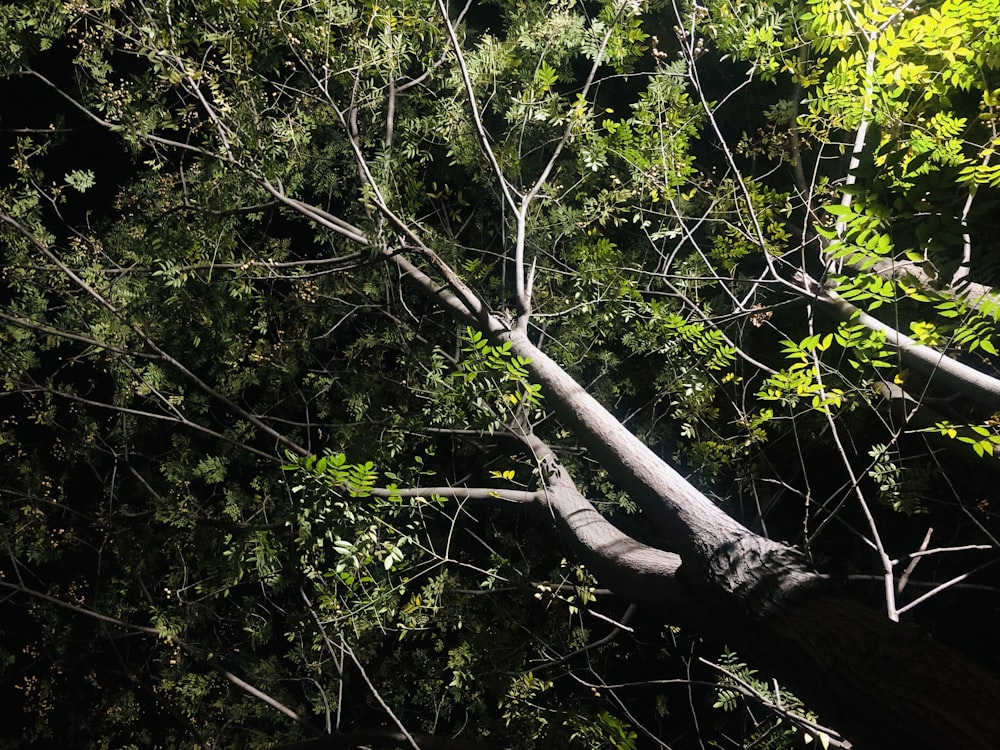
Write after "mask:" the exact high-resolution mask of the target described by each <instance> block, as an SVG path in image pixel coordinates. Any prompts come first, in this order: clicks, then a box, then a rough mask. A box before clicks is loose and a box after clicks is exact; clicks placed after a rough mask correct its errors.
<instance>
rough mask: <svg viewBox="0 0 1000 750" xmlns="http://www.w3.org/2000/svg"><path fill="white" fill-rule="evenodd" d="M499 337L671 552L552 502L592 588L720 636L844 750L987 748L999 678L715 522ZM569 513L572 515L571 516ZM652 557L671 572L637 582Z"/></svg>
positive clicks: (559, 375) (569, 385) (549, 368)
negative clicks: (812, 714) (829, 730)
mask: <svg viewBox="0 0 1000 750" xmlns="http://www.w3.org/2000/svg"><path fill="white" fill-rule="evenodd" d="M504 338H507V339H508V340H510V341H512V343H513V344H514V347H513V348H514V350H515V351H516V353H517V354H519V355H521V356H525V357H529V358H530V359H531V360H532V362H531V364H530V365H529V368H530V370H531V373H532V376H533V378H534V379H535V380H536V382H540V383H541V384H542V386H543V389H544V391H545V394H546V398H547V399H548V405H549V406H550V407H551V408H553V409H554V410H555V411H556V412H557V414H558V415H559V417H560V418H561V420H562V421H563V422H564V423H565V424H566V425H567V426H569V427H571V428H573V429H574V431H575V434H576V436H577V438H578V439H579V440H580V441H581V442H582V443H583V444H584V445H586V446H587V447H588V449H589V450H590V452H591V454H592V455H593V456H594V457H595V458H597V459H598V460H600V461H601V463H602V465H603V466H604V467H605V468H606V469H607V470H608V471H609V472H610V473H611V475H612V476H613V477H614V478H615V479H616V481H618V482H619V484H621V485H622V486H623V487H625V488H626V489H627V490H628V491H629V492H630V493H632V497H633V499H634V500H635V501H636V503H637V504H639V505H640V507H641V508H642V509H643V511H644V512H645V513H647V514H648V515H649V517H650V518H651V519H652V520H653V522H654V523H655V524H656V525H657V526H658V527H659V528H660V530H661V531H663V533H664V534H665V535H666V537H667V546H668V547H670V548H672V549H676V550H677V551H678V553H679V558H677V559H679V560H680V563H681V564H680V567H679V568H678V567H677V566H676V559H675V558H674V556H673V555H672V554H671V553H666V552H662V557H660V556H659V555H658V554H657V553H659V552H661V551H659V550H652V549H651V548H647V549H645V550H640V549H638V548H637V547H635V546H633V545H630V544H628V543H627V542H625V541H623V540H622V539H619V538H617V537H615V533H617V534H618V536H624V535H622V534H621V532H617V530H615V529H614V527H611V526H610V524H607V527H610V529H609V528H607V527H605V526H602V525H601V523H600V521H599V520H598V517H599V514H597V512H596V510H594V509H593V508H592V507H591V506H590V504H589V503H587V501H586V500H585V499H582V498H581V499H582V502H583V503H585V504H586V505H585V506H584V505H581V504H580V503H579V501H577V500H573V499H569V500H565V502H566V503H567V504H566V505H565V506H564V510H563V512H562V513H557V520H559V526H560V529H561V530H562V531H563V533H568V534H570V535H573V536H574V537H575V539H574V540H572V541H574V542H575V543H576V546H577V547H578V549H581V550H582V551H583V554H582V555H581V557H582V558H583V561H584V562H585V563H589V564H590V565H591V567H592V569H593V570H594V572H595V573H596V574H597V575H598V577H599V578H602V577H603V578H604V581H603V583H605V585H608V586H609V587H610V588H612V589H613V590H618V591H619V592H620V593H621V594H622V595H624V596H626V597H627V598H629V599H631V600H632V601H634V602H635V603H636V604H640V605H643V606H645V607H647V608H650V609H653V610H655V611H657V612H658V613H659V614H660V616H662V617H663V619H664V621H665V622H667V623H670V624H684V625H689V626H690V625H692V624H694V626H695V627H699V629H700V630H703V631H704V632H706V633H709V634H712V635H714V636H716V637H718V638H719V639H720V640H723V641H725V642H726V643H728V644H731V645H732V646H733V647H734V648H736V649H738V650H739V651H740V653H741V654H745V655H746V656H747V657H748V658H750V659H752V660H753V662H754V663H755V664H757V665H759V666H760V667H762V668H763V669H765V670H766V671H768V672H771V673H773V674H774V675H775V676H777V677H779V678H780V679H781V680H782V681H783V682H785V683H786V684H787V685H788V686H789V687H790V688H791V689H792V690H793V692H795V693H796V694H797V695H799V696H800V697H801V698H802V699H803V700H804V701H805V702H806V703H807V705H809V706H810V707H811V708H814V709H815V710H817V711H819V712H820V713H821V714H822V717H823V720H824V721H829V722H830V723H831V724H832V725H833V726H835V727H836V728H837V729H838V730H840V731H843V732H844V734H845V735H846V736H847V737H848V738H849V739H850V740H851V741H852V742H853V743H854V745H855V747H858V748H872V749H878V750H881V749H882V748H887V747H906V748H927V749H928V750H931V749H932V748H933V749H934V750H944V749H947V748H955V749H956V750H958V749H959V748H961V749H962V750H967V749H969V748H984V749H986V748H1000V710H998V707H1000V677H998V676H997V675H996V674H995V673H993V672H991V671H989V670H986V669H984V668H983V667H982V666H980V665H978V664H976V663H975V662H973V661H972V660H971V659H969V658H967V657H965V656H963V655H961V654H959V653H958V652H956V651H954V650H953V649H950V648H948V647H946V646H943V645H941V644H939V643H936V642H934V641H932V640H931V639H930V638H928V637H926V636H924V635H922V634H921V633H919V632H918V631H916V630H914V629H913V628H910V627H907V626H905V625H900V624H897V623H892V622H890V621H889V620H888V619H886V618H885V617H884V616H882V615H879V614H877V613H875V612H873V611H871V610H870V609H868V608H866V607H864V606H862V605H861V604H859V603H858V602H856V601H855V600H853V599H851V598H849V597H847V596H845V595H842V594H840V593H839V592H838V591H836V590H835V589H834V588H833V587H832V586H831V585H830V583H829V581H828V580H827V579H826V578H825V577H824V576H821V575H819V574H818V573H817V572H816V571H814V570H812V569H810V567H809V566H808V564H807V561H806V559H805V557H804V556H803V555H802V554H801V553H800V552H799V551H798V550H795V549H794V548H791V547H787V546H785V545H782V544H779V543H777V542H774V541H771V540H769V539H766V538H765V537H761V536H758V535H756V534H754V533H752V532H751V531H749V530H748V529H747V528H745V527H744V526H742V525H741V524H739V523H738V522H736V521H735V520H734V519H732V518H730V517H729V516H726V515H725V514H724V513H723V512H722V511H721V510H720V509H719V508H718V507H717V506H716V505H715V504H714V503H712V502H711V500H709V499H708V498H707V497H706V496H705V495H704V494H702V493H701V492H699V491H698V490H697V489H696V488H694V487H693V486H692V485H691V484H690V483H688V482H687V480H685V479H684V478H683V477H681V476H680V475H679V474H678V473H677V472H676V471H674V470H673V469H672V468H671V467H670V466H668V465H667V464H666V463H665V462H664V461H663V460H662V459H660V458H659V457H658V456H656V455H655V454H654V453H653V452H652V451H651V450H649V448H648V447H646V446H645V445H643V444H642V443H641V442H640V441H639V440H638V438H636V437H635V436H634V435H632V434H631V433H630V432H628V430H626V429H625V428H624V426H622V424H621V423H620V422H618V420H616V419H615V418H614V417H613V416H612V415H611V414H610V413H609V412H608V411H607V410H606V409H604V408H603V407H602V406H601V405H600V404H599V403H598V402H597V401H596V400H595V399H594V398H593V397H592V396H590V395H589V394H587V393H586V391H584V389H583V388H582V387H580V385H579V384H578V383H576V382H575V381H574V380H573V379H572V378H571V377H570V376H569V374H568V373H566V372H565V371H564V370H562V368H560V367H559V366H558V365H557V364H556V363H555V362H553V361H552V360H551V359H549V358H548V357H547V356H546V355H545V354H544V353H542V352H541V351H540V350H538V348H537V347H535V346H534V345H533V344H531V342H530V341H528V339H527V337H526V336H524V335H523V334H520V333H517V332H511V333H508V334H505V335H504ZM536 452H537V449H536ZM543 468H546V466H545V464H543ZM547 468H548V469H549V476H548V481H549V483H550V486H551V489H552V492H553V493H560V492H562V491H563V489H564V488H565V485H566V484H567V482H569V484H570V485H572V481H571V480H569V479H568V477H565V476H564V475H563V474H562V473H561V472H562V469H561V467H558V465H556V466H549V467H547ZM577 494H578V493H577ZM573 503H576V505H573ZM595 516H596V517H595ZM574 518H575V519H577V521H580V519H586V522H578V523H575V524H574V523H573V519H574ZM605 524H606V522H605ZM602 538H603V539H604V540H606V542H607V543H605V544H601V543H600V540H601V539H602ZM633 542H634V540H633ZM595 558H604V559H603V560H600V559H595ZM643 560H652V561H654V563H653V567H650V566H648V565H647V566H645V567H643V566H642V564H641V561H643ZM637 561H639V563H640V564H639V565H637V564H636V563H637ZM657 565H659V566H661V567H660V570H661V571H662V573H661V574H662V576H663V577H664V578H668V577H669V578H671V580H669V581H661V582H659V583H658V584H653V583H652V582H651V581H649V580H648V576H649V573H650V571H651V570H653V569H654V568H655V566H657ZM679 591H680V592H682V593H681V594H679V595H674V594H677V592H679ZM671 592H674V594H671ZM679 608H680V609H679Z"/></svg>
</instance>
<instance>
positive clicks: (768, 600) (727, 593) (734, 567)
mask: <svg viewBox="0 0 1000 750" xmlns="http://www.w3.org/2000/svg"><path fill="white" fill-rule="evenodd" d="M703 573H704V583H705V585H707V586H708V588H709V589H710V591H711V593H712V594H713V595H714V596H715V597H719V598H721V599H724V600H727V603H728V604H729V605H730V606H731V605H732V604H734V603H735V604H737V605H738V606H739V607H740V608H741V609H742V610H743V611H744V612H745V613H746V614H748V615H750V616H751V617H754V618H759V617H766V616H769V615H772V614H774V613H775V612H776V611H777V610H779V609H781V608H782V607H784V606H785V605H787V604H788V602H789V601H790V600H791V599H792V598H794V597H798V596H800V595H802V594H804V593H806V592H807V591H814V590H815V589H817V588H819V587H821V586H823V585H824V584H825V583H826V579H825V578H824V577H823V576H821V575H820V574H819V573H817V572H816V571H814V570H813V569H812V567H811V566H810V564H809V560H808V558H807V557H806V556H805V554H803V553H802V552H800V551H799V550H797V549H795V548H794V547H789V546H786V545H784V544H780V543H779V542H774V541H771V540H770V539H767V538H765V537H762V536H757V535H756V534H750V533H747V534H741V535H740V536H738V537H736V538H734V539H733V540H732V541H729V542H726V543H724V544H722V545H720V546H719V547H717V548H716V549H715V550H713V551H712V552H711V554H710V555H709V557H708V559H707V561H706V562H705V564H704V567H703ZM734 600H735V601H734Z"/></svg>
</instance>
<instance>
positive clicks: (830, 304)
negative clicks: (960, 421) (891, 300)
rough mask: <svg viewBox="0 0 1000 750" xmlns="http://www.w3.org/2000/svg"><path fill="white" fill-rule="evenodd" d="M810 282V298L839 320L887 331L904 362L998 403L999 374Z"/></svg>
mask: <svg viewBox="0 0 1000 750" xmlns="http://www.w3.org/2000/svg"><path fill="white" fill-rule="evenodd" d="M800 276H801V275H800ZM807 285H808V287H809V292H810V294H809V296H810V298H811V299H812V300H813V301H815V302H818V303H819V306H820V309H822V310H823V311H825V312H827V313H828V314H830V315H831V316H833V317H834V318H836V319H837V320H845V321H856V322H858V323H860V324H861V325H863V326H864V327H865V328H868V329H869V330H871V331H877V332H879V333H882V334H885V338H886V341H888V342H889V343H890V344H892V345H893V346H894V347H895V348H896V349H897V350H898V351H899V358H900V360H902V362H903V364H905V365H907V366H908V367H912V368H913V369H914V370H916V371H917V372H920V373H922V374H924V375H926V376H927V377H928V378H930V379H932V381H933V382H934V384H935V385H940V386H944V387H946V388H949V389H951V390H953V391H955V392H957V393H961V394H962V395H963V396H967V397H968V398H971V399H973V400H975V401H978V402H980V403H982V404H984V405H987V406H993V407H995V406H996V404H997V403H998V402H1000V380H998V379H997V378H994V377H991V376H990V375H987V374H986V373H985V372H981V371H979V370H976V369H975V368H973V367H969V366H968V365H965V364H962V363H961V362H959V361H957V360H955V359H952V358H951V357H949V356H948V355H946V354H943V353H942V352H939V351H937V350H936V349H932V348H931V347H929V346H924V345H923V344H918V343H917V342H916V341H914V340H913V339H911V338H910V337H909V336H907V335H905V334H903V333H900V332H899V331H898V330H896V329H895V328H893V327H892V326H889V325H886V324H885V323H883V322H882V321H880V320H878V319H877V318H875V317H872V316H871V315H869V314H868V313H866V312H864V311H863V310H861V309H860V308H857V307H855V306H854V305H852V304H851V303H850V302H848V301H847V300H845V299H844V298H843V297H840V296H839V295H838V294H837V293H836V292H834V291H833V290H832V289H826V288H824V287H823V286H821V285H819V284H817V283H816V282H811V283H808V284H807Z"/></svg>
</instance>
